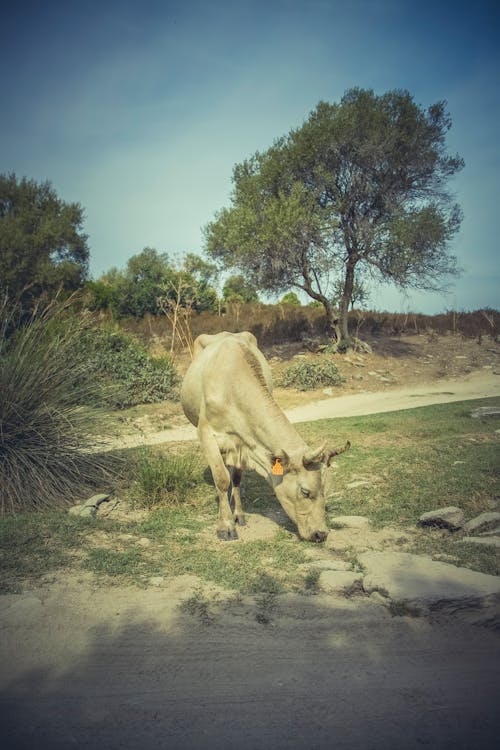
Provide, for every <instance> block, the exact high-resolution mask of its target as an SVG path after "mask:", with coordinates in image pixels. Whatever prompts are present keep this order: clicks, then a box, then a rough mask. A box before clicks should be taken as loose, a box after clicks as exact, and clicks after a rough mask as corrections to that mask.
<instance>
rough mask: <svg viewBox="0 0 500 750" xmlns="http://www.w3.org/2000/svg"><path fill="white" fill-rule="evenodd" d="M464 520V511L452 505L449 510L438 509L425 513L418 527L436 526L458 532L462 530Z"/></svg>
mask: <svg viewBox="0 0 500 750" xmlns="http://www.w3.org/2000/svg"><path fill="white" fill-rule="evenodd" d="M464 520H465V516H464V513H463V510H461V509H460V508H456V507H455V506H454V505H450V506H448V507H447V508H437V509H436V510H431V511H429V512H428V513H423V514H422V515H421V516H420V518H419V519H418V526H435V527H437V528H439V529H449V530H450V531H457V530H458V529H461V528H462V526H463V523H464Z"/></svg>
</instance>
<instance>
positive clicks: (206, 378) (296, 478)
mask: <svg viewBox="0 0 500 750" xmlns="http://www.w3.org/2000/svg"><path fill="white" fill-rule="evenodd" d="M181 401H182V406H183V409H184V413H185V414H186V416H187V418H188V419H189V420H190V422H192V423H193V424H194V425H195V426H196V427H197V428H198V436H199V439H200V442H201V445H202V447H203V451H204V453H205V457H206V459H207V461H208V464H209V466H210V469H211V471H212V476H213V478H214V482H215V486H216V488H217V492H218V495H219V522H218V526H217V535H218V537H219V538H221V539H224V540H231V539H237V538H238V534H237V532H236V524H240V525H244V524H245V514H244V512H243V507H242V504H241V496H240V482H241V475H242V472H243V470H245V469H254V470H255V471H257V472H258V473H259V474H260V475H261V476H263V477H264V478H265V479H266V480H267V481H268V482H269V483H270V484H271V485H272V487H273V488H274V491H275V494H276V497H277V498H278V500H279V502H280V503H281V505H282V507H283V509H284V510H285V511H286V513H287V514H288V516H289V517H290V518H291V519H292V521H294V523H295V524H296V525H297V528H298V531H299V535H300V536H301V537H302V538H303V539H307V540H310V541H315V542H323V541H324V540H325V539H326V537H327V535H328V529H327V527H326V524H325V497H324V494H323V481H322V479H323V472H322V469H323V467H324V466H328V465H329V463H330V459H331V458H332V456H334V455H336V454H338V453H342V452H343V451H344V450H346V449H347V448H348V447H349V443H347V444H346V446H345V447H343V448H341V449H339V450H334V451H326V450H325V448H324V446H322V447H321V448H318V449H316V450H311V449H310V448H309V447H308V446H307V445H306V444H305V443H304V441H303V440H302V438H301V437H300V435H299V434H298V432H297V431H296V429H295V428H294V427H293V425H292V424H291V423H290V422H289V421H288V419H287V417H286V416H285V414H284V413H283V411H282V410H281V409H280V407H279V406H278V404H277V403H276V401H275V400H274V398H273V396H272V377H271V371H270V369H269V366H268V364H267V362H266V360H265V359H264V356H263V355H262V353H261V352H260V351H259V349H258V348H257V340H256V338H255V336H253V335H252V334H251V333H249V332H248V331H245V332H243V333H227V332H223V333H218V334H216V335H214V336H210V335H202V336H199V337H198V338H197V339H196V341H195V344H194V358H193V361H192V363H191V365H190V366H189V369H188V371H187V373H186V376H185V378H184V382H183V385H182V391H181ZM231 505H232V506H233V508H234V510H232V509H231Z"/></svg>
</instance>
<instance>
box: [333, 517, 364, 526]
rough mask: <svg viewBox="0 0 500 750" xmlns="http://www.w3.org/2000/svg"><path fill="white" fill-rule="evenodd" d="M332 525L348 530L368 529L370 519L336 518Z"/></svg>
mask: <svg viewBox="0 0 500 750" xmlns="http://www.w3.org/2000/svg"><path fill="white" fill-rule="evenodd" d="M331 524H332V526H333V525H335V526H341V527H343V528H346V529H367V528H368V527H369V525H370V519H369V518H366V516H335V517H334V518H332V519H331Z"/></svg>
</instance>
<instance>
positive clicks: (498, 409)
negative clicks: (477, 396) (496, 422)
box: [470, 406, 500, 419]
mask: <svg viewBox="0 0 500 750" xmlns="http://www.w3.org/2000/svg"><path fill="white" fill-rule="evenodd" d="M470 415H471V417H472V418H473V419H491V418H496V419H498V418H499V417H500V406H480V407H479V408H478V409H474V411H471V413H470Z"/></svg>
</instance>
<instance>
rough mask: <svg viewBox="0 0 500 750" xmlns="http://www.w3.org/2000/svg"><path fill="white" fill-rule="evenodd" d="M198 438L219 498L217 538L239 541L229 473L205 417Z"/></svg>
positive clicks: (199, 423)
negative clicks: (230, 492) (230, 502)
mask: <svg viewBox="0 0 500 750" xmlns="http://www.w3.org/2000/svg"><path fill="white" fill-rule="evenodd" d="M198 436H199V438H200V443H201V445H202V447H203V451H204V453H205V456H206V459H207V461H208V465H209V466H210V471H211V472H212V477H213V480H214V483H215V487H216V489H217V494H218V496H219V522H218V524H217V536H218V537H219V539H222V540H224V541H231V540H232V539H238V534H237V533H236V526H235V523H234V519H233V514H232V512H231V506H230V505H229V498H228V492H229V488H230V486H231V478H230V475H229V471H228V470H227V468H226V465H225V463H224V460H223V458H222V455H221V452H220V450H219V446H218V445H217V441H216V439H215V437H214V435H213V432H212V430H211V428H210V425H209V424H208V422H207V421H206V420H205V419H204V418H203V417H200V420H199V422H198Z"/></svg>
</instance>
